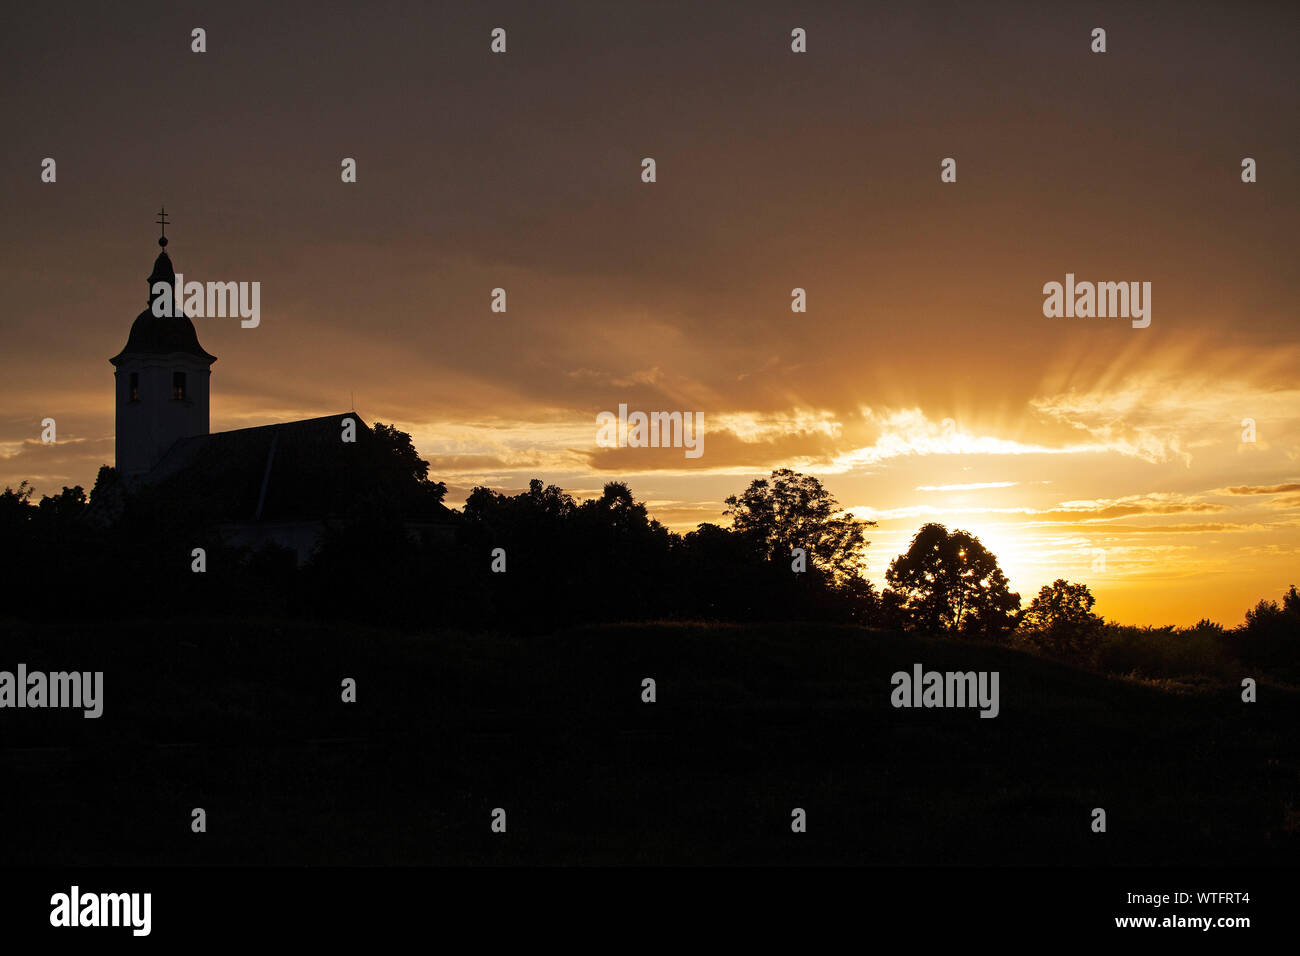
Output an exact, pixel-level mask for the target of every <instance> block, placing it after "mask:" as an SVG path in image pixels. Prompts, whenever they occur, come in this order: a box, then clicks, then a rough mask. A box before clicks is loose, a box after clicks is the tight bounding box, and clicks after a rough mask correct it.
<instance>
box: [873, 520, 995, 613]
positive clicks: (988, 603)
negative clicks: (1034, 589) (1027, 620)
mask: <svg viewBox="0 0 1300 956" xmlns="http://www.w3.org/2000/svg"><path fill="white" fill-rule="evenodd" d="M885 580H886V581H887V582H888V583H889V587H890V589H891V590H892V591H894V592H895V593H896V595H897V597H894V598H891V599H890V604H891V605H893V606H895V607H896V608H897V609H898V610H899V611H901V612H902V614H903V615H904V616H905V618H906V620H907V622H908V623H909V625H910V626H911V627H913V628H915V629H917V630H922V631H928V632H930V633H943V632H946V633H949V634H961V635H964V636H971V637H983V638H988V639H997V638H999V637H1002V636H1004V635H1005V634H1007V633H1008V632H1010V631H1012V630H1014V628H1015V627H1016V625H1017V623H1018V622H1019V612H1020V595H1019V594H1016V593H1015V592H1013V591H1011V590H1010V588H1009V586H1008V582H1007V577H1006V575H1005V574H1003V573H1002V569H1001V568H999V567H998V560H997V558H996V557H994V555H993V554H992V552H990V551H989V550H988V549H987V548H985V547H984V545H983V544H981V543H980V540H979V538H977V537H975V536H974V535H973V534H971V533H970V532H968V531H961V530H957V531H953V532H952V533H951V534H950V533H949V532H948V529H947V528H945V527H944V526H943V525H941V524H934V523H931V524H927V525H925V526H923V527H922V528H921V530H919V531H918V532H917V533H916V535H915V537H913V538H912V543H911V545H910V546H909V547H908V549H907V552H906V553H905V554H901V555H899V556H898V557H897V558H895V559H894V561H893V562H892V563H891V564H890V566H889V570H888V571H886V572H885Z"/></svg>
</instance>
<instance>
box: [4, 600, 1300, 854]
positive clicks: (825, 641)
mask: <svg viewBox="0 0 1300 956" xmlns="http://www.w3.org/2000/svg"><path fill="white" fill-rule="evenodd" d="M0 633H2V634H3V637H2V638H0V647H2V648H3V650H2V651H0V669H3V670H13V669H14V667H15V666H16V664H17V663H18V662H24V663H26V664H27V665H28V668H29V669H30V670H36V669H41V670H67V669H76V670H102V671H104V672H105V678H104V681H105V692H104V701H105V703H104V716H103V717H102V718H100V719H98V720H86V719H83V718H82V717H81V715H80V712H79V711H73V712H65V711H32V710H10V709H6V710H0V775H2V779H3V781H4V786H3V787H0V818H2V819H4V821H5V823H6V826H5V836H4V839H3V842H2V843H0V863H10V864H14V863H17V864H28V863H43V864H69V863H88V864H150V863H251V864H261V863H268V864H269V863H282V864H388V863H394V864H463V863H478V864H482V863H488V864H493V863H528V864H550V863H615V864H619V863H674V864H685V863H710V864H713V863H746V864H748V863H774V864H786V863H794V864H801V863H830V864H858V863H880V864H921V863H957V864H1055V863H1065V864H1081V865H1082V864H1171V863H1184V864H1185V863H1207V864H1235V863H1242V864H1247V863H1283V862H1293V861H1294V859H1295V854H1296V852H1297V850H1300V744H1298V742H1297V737H1298V735H1297V728H1298V727H1300V719H1298V718H1300V693H1296V692H1294V691H1290V690H1283V689H1280V688H1275V687H1272V686H1269V685H1267V684H1264V685H1262V686H1261V688H1260V694H1259V697H1260V699H1259V702H1258V703H1255V704H1243V703H1242V702H1241V699H1240V696H1239V694H1240V692H1239V688H1238V687H1236V686H1235V685H1233V684H1223V685H1206V686H1202V687H1199V688H1197V689H1195V690H1193V691H1182V692H1174V691H1171V690H1169V689H1167V688H1161V687H1155V686H1148V685H1144V684H1142V683H1137V682H1133V681H1125V680H1116V679H1108V678H1105V677H1101V676H1098V675H1096V674H1092V673H1088V672H1085V671H1081V670H1076V669H1073V668H1070V667H1067V666H1064V665H1061V664H1057V663H1054V662H1052V661H1048V660H1045V659H1042V658H1039V657H1035V656H1032V655H1029V654H1025V653H1022V652H1019V651H1014V650H1006V649H999V648H993V647H988V646H980V645H967V644H958V643H951V642H946V641H939V640H928V639H923V638H918V637H915V636H912V635H905V634H893V633H883V632H876V631H867V630H862V629H856V628H848V627H826V626H817V625H804V624H794V625H777V624H772V625H759V626H714V625H703V624H701V625H674V624H664V625H644V626H639V625H629V626H611V627H602V628H592V629H583V630H576V631H568V632H561V633H556V634H551V635H545V636H531V637H520V636H502V635H462V634H448V633H430V634H417V633H393V632H391V631H385V630H378V629H367V628H363V627H354V626H345V625H341V624H339V625H329V626H320V625H309V624H305V623H287V622H277V621H222V620H215V619H214V620H207V621H197V622H194V621H190V622H179V623H176V624H168V623H160V622H140V623H137V624H130V625H123V624H114V625H102V626H75V625H67V626H53V625H50V626H34V625H29V624H23V623H17V622H9V623H7V624H5V625H4V626H3V630H2V631H0ZM182 634H183V635H184V637H183V638H182V637H181V636H180V635H182ZM917 662H919V663H921V664H923V665H924V666H925V667H926V668H927V669H937V670H997V671H999V672H1000V675H1001V680H1000V691H1001V714H1000V716H998V717H997V718H996V719H991V720H990V719H980V718H979V716H978V713H977V711H976V710H973V709H972V710H939V709H935V710H915V709H894V708H893V707H891V706H890V703H889V697H890V691H891V686H890V675H891V674H892V673H893V672H894V671H896V670H910V669H911V667H912V665H913V664H914V663H917ZM345 677H352V678H355V679H356V681H357V687H358V699H357V702H356V703H355V704H344V703H342V702H341V700H340V682H341V681H342V679H343V678H345ZM644 677H653V678H655V680H656V681H657V685H658V701H657V702H656V703H654V704H644V703H642V702H641V680H642V678H644ZM194 807H202V808H204V809H205V810H206V812H207V825H208V829H207V832H206V833H203V834H195V833H192V832H191V830H190V820H191V816H190V813H191V809H192V808H194ZM494 807H502V808H505V810H506V812H507V823H508V830H507V832H506V833H505V834H493V833H492V832H490V828H489V823H490V814H491V811H492V809H493V808H494ZM794 807H802V808H804V809H805V810H806V811H807V815H808V829H807V832H806V833H803V834H795V833H792V832H791V830H790V813H791V809H792V808H794ZM1094 807H1103V808H1105V810H1106V812H1107V816H1108V832H1106V833H1104V834H1097V833H1093V832H1091V829H1090V822H1091V811H1092V808H1094Z"/></svg>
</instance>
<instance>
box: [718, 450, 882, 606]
mask: <svg viewBox="0 0 1300 956" xmlns="http://www.w3.org/2000/svg"><path fill="white" fill-rule="evenodd" d="M726 506H727V507H726V511H725V514H726V516H727V517H729V518H731V522H732V525H731V526H732V529H733V531H734V532H735V533H737V534H740V535H743V536H744V537H746V538H748V539H749V540H750V541H751V542H752V543H753V546H754V547H755V548H756V549H757V551H758V552H759V554H761V555H762V556H763V557H765V558H767V559H768V560H771V561H782V562H786V563H787V564H788V562H789V561H790V554H791V551H792V550H793V549H794V548H803V549H804V551H805V552H806V554H807V556H808V562H809V565H810V567H815V568H817V569H818V570H820V571H822V572H823V573H825V574H827V575H828V576H829V577H830V579H831V582H832V583H834V584H835V585H845V584H848V582H850V581H851V580H853V579H856V578H860V577H861V574H862V556H863V553H864V552H865V551H866V549H867V546H868V545H869V544H870V543H871V542H869V541H868V540H867V539H866V530H867V529H868V528H871V527H875V522H874V521H867V520H865V519H862V518H856V517H854V516H853V515H851V514H849V513H848V512H847V511H842V510H841V509H840V506H839V503H838V502H837V501H836V500H835V497H834V496H833V495H832V494H831V493H830V492H829V491H827V490H826V489H825V488H824V487H822V483H821V482H820V481H818V480H817V479H816V478H814V477H812V476H811V475H801V474H798V473H797V472H794V471H791V470H790V469H789V468H781V469H779V470H777V471H774V472H772V475H771V477H770V478H757V479H755V480H754V481H752V482H750V485H749V487H748V488H747V489H745V491H744V492H742V493H741V494H739V495H732V496H731V497H729V498H727V500H726Z"/></svg>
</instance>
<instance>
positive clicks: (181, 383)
mask: <svg viewBox="0 0 1300 956" xmlns="http://www.w3.org/2000/svg"><path fill="white" fill-rule="evenodd" d="M187 398H189V396H188V395H186V394H185V373H184V372H172V400H173V401H177V402H183V401H185V400H186V399H187Z"/></svg>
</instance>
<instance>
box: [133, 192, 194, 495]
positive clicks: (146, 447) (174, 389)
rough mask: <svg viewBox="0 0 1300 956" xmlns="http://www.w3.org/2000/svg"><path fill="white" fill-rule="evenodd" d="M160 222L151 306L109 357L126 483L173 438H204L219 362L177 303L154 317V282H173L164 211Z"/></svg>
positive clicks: (147, 467) (143, 471) (152, 462)
mask: <svg viewBox="0 0 1300 956" xmlns="http://www.w3.org/2000/svg"><path fill="white" fill-rule="evenodd" d="M158 222H159V225H161V226H162V229H163V235H162V236H161V237H160V238H159V239H158V245H159V246H161V247H162V251H161V252H160V253H159V254H158V258H157V259H155V260H154V264H153V272H151V273H150V275H149V304H148V306H146V308H145V310H144V311H143V312H141V313H140V314H139V315H138V316H137V317H136V320H135V322H133V323H132V325H131V333H130V335H128V336H127V340H126V346H125V347H124V348H123V349H122V351H121V352H119V353H118V354H117V355H115V356H114V357H113V358H111V359H109V361H110V362H112V363H113V365H114V368H115V371H114V372H113V376H114V378H115V379H116V380H117V384H116V394H117V422H116V450H115V452H116V454H115V457H116V467H117V472H118V475H119V476H121V477H122V478H124V479H126V480H128V481H132V480H138V479H139V478H141V477H143V476H144V475H146V474H147V473H148V472H149V471H150V469H152V468H153V467H154V465H156V464H158V462H159V460H160V459H161V458H162V457H163V455H165V454H166V453H167V451H168V449H170V448H171V446H172V445H174V444H175V443H176V441H177V439H180V438H189V437H191V436H194V435H206V434H208V429H209V424H208V420H209V418H208V417H209V410H208V381H209V379H210V377H211V375H212V363H213V362H215V361H216V360H217V357H216V356H215V355H209V354H208V353H207V352H205V351H204V350H203V347H202V346H201V345H199V337H198V334H197V333H196V332H195V331H194V323H193V322H191V321H190V320H189V318H188V317H186V316H185V315H183V314H182V313H181V311H180V302H179V301H175V302H173V306H174V307H173V310H172V311H173V314H172V315H166V314H164V315H161V316H158V315H155V314H154V303H155V300H156V299H157V298H158V296H157V295H155V293H154V291H153V290H154V284H155V283H157V282H165V283H167V284H168V285H169V286H174V285H175V282H176V271H175V270H174V269H173V268H172V261H171V259H170V257H168V255H167V235H166V232H167V214H166V211H165V210H164V211H163V212H161V213H160V214H159V217H158ZM159 311H163V312H164V313H165V310H164V309H162V308H161V307H160V309H159Z"/></svg>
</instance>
